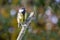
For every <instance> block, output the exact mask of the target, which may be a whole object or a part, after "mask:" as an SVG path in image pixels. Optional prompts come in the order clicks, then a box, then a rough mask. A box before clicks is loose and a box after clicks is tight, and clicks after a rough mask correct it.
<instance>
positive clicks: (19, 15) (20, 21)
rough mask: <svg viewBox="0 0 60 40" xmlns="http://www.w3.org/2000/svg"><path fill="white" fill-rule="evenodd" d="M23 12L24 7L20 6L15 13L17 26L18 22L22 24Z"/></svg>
mask: <svg viewBox="0 0 60 40" xmlns="http://www.w3.org/2000/svg"><path fill="white" fill-rule="evenodd" d="M25 12H26V10H25V8H20V9H19V10H18V14H17V22H18V27H19V26H20V24H22V23H23V21H24V17H25Z"/></svg>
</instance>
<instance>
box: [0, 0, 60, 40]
mask: <svg viewBox="0 0 60 40" xmlns="http://www.w3.org/2000/svg"><path fill="white" fill-rule="evenodd" d="M47 6H50V7H51V8H52V9H53V13H54V14H55V15H57V17H58V23H57V25H55V27H53V28H52V30H51V33H50V36H49V40H60V0H0V40H16V39H17V36H18V34H19V31H20V28H18V26H17V25H18V23H17V13H18V9H19V8H21V7H25V8H26V9H27V13H30V12H31V11H33V9H35V10H34V11H35V12H36V14H35V15H36V19H35V20H34V21H32V22H31V26H30V28H29V30H28V29H27V31H26V33H25V35H24V37H23V39H22V40H46V31H45V30H46V29H45V23H44V20H45V19H43V17H42V16H41V17H40V16H39V14H41V15H43V14H44V13H45V10H46V8H47Z"/></svg>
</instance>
